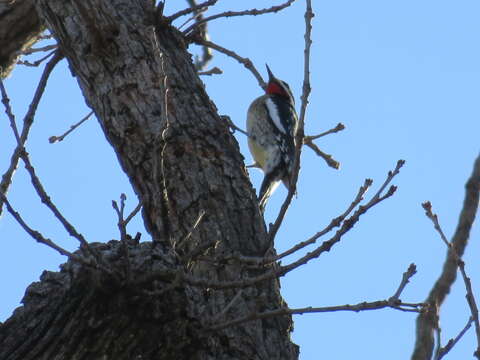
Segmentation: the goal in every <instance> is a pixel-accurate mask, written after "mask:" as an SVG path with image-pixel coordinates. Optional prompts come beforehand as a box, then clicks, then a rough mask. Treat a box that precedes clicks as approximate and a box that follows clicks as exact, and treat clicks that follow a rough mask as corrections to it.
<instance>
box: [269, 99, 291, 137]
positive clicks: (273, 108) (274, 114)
mask: <svg viewBox="0 0 480 360" xmlns="http://www.w3.org/2000/svg"><path fill="white" fill-rule="evenodd" d="M265 105H266V106H267V110H268V115H270V119H272V121H273V123H274V124H275V126H276V127H277V129H278V130H280V131H281V132H282V133H284V134H286V133H287V131H286V130H285V128H284V127H283V125H282V122H281V120H280V114H279V113H278V108H277V105H275V103H274V102H273V100H272V99H270V98H267V100H265Z"/></svg>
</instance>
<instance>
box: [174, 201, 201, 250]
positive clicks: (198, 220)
mask: <svg viewBox="0 0 480 360" xmlns="http://www.w3.org/2000/svg"><path fill="white" fill-rule="evenodd" d="M204 216H205V210H203V209H201V210H200V212H199V213H198V217H197V220H195V223H194V224H193V225H192V228H191V229H190V231H189V232H188V234H187V235H186V236H185V237H184V238H183V239H181V240H180V241H178V242H177V243H176V244H175V247H176V248H180V247H181V246H182V245H183V244H184V243H185V242H186V241H188V240H189V239H190V238H191V237H192V234H193V232H194V231H195V229H196V228H197V227H198V225H200V223H201V222H202V220H203V217H204Z"/></svg>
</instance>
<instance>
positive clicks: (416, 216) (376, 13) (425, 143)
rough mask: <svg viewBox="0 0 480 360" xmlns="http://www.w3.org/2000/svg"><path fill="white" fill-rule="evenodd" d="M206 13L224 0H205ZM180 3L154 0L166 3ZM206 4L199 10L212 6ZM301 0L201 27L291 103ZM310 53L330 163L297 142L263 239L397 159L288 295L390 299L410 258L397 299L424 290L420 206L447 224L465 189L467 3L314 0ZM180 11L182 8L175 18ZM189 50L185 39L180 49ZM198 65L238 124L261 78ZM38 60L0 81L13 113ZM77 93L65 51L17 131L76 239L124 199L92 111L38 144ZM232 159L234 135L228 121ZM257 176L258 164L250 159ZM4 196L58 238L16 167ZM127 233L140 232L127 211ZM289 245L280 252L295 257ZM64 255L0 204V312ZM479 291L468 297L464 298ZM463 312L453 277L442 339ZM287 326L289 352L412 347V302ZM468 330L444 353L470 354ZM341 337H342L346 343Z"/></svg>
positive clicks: (474, 11) (406, 350) (471, 52)
mask: <svg viewBox="0 0 480 360" xmlns="http://www.w3.org/2000/svg"><path fill="white" fill-rule="evenodd" d="M219 3H220V4H219V6H218V7H217V9H218V11H222V10H225V9H230V6H231V2H227V1H223V2H222V1H219ZM236 4H241V6H239V5H235V6H236V9H237V10H241V9H244V8H251V7H258V8H261V7H266V6H269V5H271V4H272V3H271V2H270V1H252V0H249V1H243V2H236ZM183 5H184V4H183V2H172V1H170V2H167V8H166V12H167V13H169V12H173V11H174V9H176V8H175V7H176V6H183ZM216 12H217V11H212V12H211V13H216ZM303 12H304V2H303V1H301V0H297V2H296V3H295V4H294V5H292V6H291V7H290V8H288V9H286V10H284V11H283V12H281V13H279V14H276V15H265V16H262V17H241V18H231V19H228V20H225V19H221V20H215V21H214V22H212V23H210V25H209V30H210V36H211V38H212V41H214V42H216V43H218V44H220V45H222V46H226V47H228V48H231V49H233V50H235V51H236V52H237V53H238V54H240V55H241V56H244V57H249V58H250V59H251V60H252V61H253V62H254V64H255V65H256V66H257V68H258V69H259V70H260V71H261V72H262V74H263V75H264V76H266V74H265V69H264V64H265V63H268V64H269V66H270V67H271V69H272V71H273V72H274V73H275V74H276V75H277V76H278V77H279V78H281V79H283V80H285V81H287V82H288V83H289V84H290V86H291V88H292V90H293V92H294V93H295V94H296V98H297V104H299V103H300V92H301V86H302V77H303V46H304V42H303V32H304V19H303ZM314 12H315V15H316V16H315V18H314V19H313V33H312V39H313V45H312V57H311V84H312V94H311V96H310V105H309V108H308V111H307V118H306V132H307V133H308V134H316V133H320V132H322V131H325V130H327V129H329V128H331V127H333V126H335V125H336V124H337V123H338V122H342V123H343V124H345V125H346V130H344V131H343V132H341V133H339V134H336V135H330V136H328V137H326V138H322V139H320V140H318V141H317V144H318V145H319V146H320V148H321V149H322V150H323V151H325V152H327V153H330V154H332V155H333V156H334V157H335V159H337V160H338V161H340V162H341V164H342V165H341V169H340V170H333V169H331V168H329V167H327V166H326V164H325V163H324V162H323V160H321V159H319V158H318V157H316V156H315V155H314V154H313V153H312V151H311V150H310V149H304V152H303V155H302V169H301V173H300V179H299V191H298V197H297V199H295V201H294V203H293V205H292V207H291V209H290V210H289V212H288V216H287V219H286V220H285V223H284V226H283V227H282V228H281V230H280V233H279V235H278V237H277V239H276V247H277V249H278V250H279V251H282V250H285V249H287V248H289V247H291V246H292V245H293V244H295V243H296V242H298V241H301V240H304V239H305V238H307V237H308V236H310V235H312V234H313V233H315V232H316V231H317V230H319V229H321V228H323V227H324V226H325V225H326V224H328V223H329V222H330V220H331V219H332V218H333V217H335V216H337V215H338V214H340V212H342V211H343V210H344V209H345V208H346V207H347V206H348V205H349V204H350V202H351V201H352V199H353V198H354V196H355V194H356V192H357V190H358V187H359V186H360V185H361V184H362V183H363V180H364V179H365V178H367V177H368V178H372V179H373V180H374V185H373V188H372V190H371V191H370V193H369V194H370V195H372V194H373V193H374V191H376V189H377V188H378V186H379V185H380V184H381V183H382V182H383V180H384V178H385V176H386V173H387V171H388V170H390V169H393V168H394V166H395V164H396V161H397V160H398V159H405V160H406V165H405V166H404V168H403V169H402V171H401V173H400V175H399V176H398V177H397V178H396V179H395V181H394V184H396V185H397V186H398V191H397V193H396V194H395V196H394V197H392V198H391V199H388V200H387V201H385V202H384V203H382V204H380V205H379V206H377V207H375V208H374V209H372V210H371V211H369V213H368V214H367V215H365V216H364V217H362V218H361V221H360V223H359V224H357V225H356V226H355V227H354V229H353V230H352V231H351V232H350V233H348V234H347V235H346V236H345V237H344V239H343V240H342V241H341V243H339V244H338V245H336V246H335V247H334V248H333V249H332V251H331V252H330V253H327V254H324V255H322V256H321V258H319V259H318V260H315V261H314V262H311V263H309V264H308V265H306V266H304V267H302V268H301V269H298V270H296V271H294V272H293V273H290V274H288V275H287V276H286V277H285V278H283V279H282V294H283V296H284V297H285V299H286V301H287V302H288V304H289V305H290V307H304V306H309V305H311V306H328V305H342V304H347V303H350V304H352V303H357V302H361V301H373V300H380V299H385V298H388V297H390V296H391V295H392V294H393V292H394V291H395V289H396V287H397V286H398V283H399V281H400V279H401V275H402V273H403V272H404V271H405V270H406V269H407V267H408V265H409V264H410V263H411V262H414V263H415V264H416V265H417V270H418V273H417V274H416V275H415V276H414V277H413V278H412V280H411V283H410V284H409V285H408V286H407V288H406V289H405V291H404V293H403V295H402V297H401V298H402V299H403V300H405V301H408V302H419V301H422V300H423V299H424V298H425V297H426V295H427V294H428V291H429V289H430V287H431V285H432V283H433V281H435V279H436V278H437V276H438V274H439V273H440V270H441V266H442V264H443V260H444V257H445V252H446V251H445V250H446V249H445V245H444V244H443V243H442V242H441V240H440V239H439V237H438V236H437V234H436V233H435V232H434V230H433V228H432V225H431V223H430V222H429V220H428V219H427V218H426V217H425V216H424V215H423V209H422V208H421V206H420V204H421V203H422V202H423V201H426V200H430V201H431V202H432V204H433V207H434V211H435V212H436V213H437V214H438V215H439V218H440V221H441V224H442V226H443V229H444V232H445V233H446V234H447V236H448V237H450V236H451V234H452V233H453V231H454V229H455V226H456V222H457V219H458V214H459V211H460V209H461V205H462V201H463V197H464V184H465V182H466V179H467V178H468V176H469V174H470V172H471V169H472V165H473V161H474V159H475V157H476V156H477V154H478V152H479V141H478V138H479V134H480V122H479V120H478V119H479V117H480V108H479V106H478V99H479V98H480V85H479V84H480V65H479V64H480V50H479V49H480V48H479V46H478V43H479V40H480V22H479V21H478V14H479V13H480V4H479V3H478V2H476V1H457V2H455V3H453V2H450V1H428V0H424V1H403V2H393V1H389V2H386V1H362V2H359V1H353V0H350V1H348V0H345V1H328V2H327V1H315V2H314ZM179 23H180V22H179ZM191 50H192V51H193V52H195V51H196V49H195V47H192V48H191ZM211 66H218V67H220V68H221V69H222V70H223V72H224V74H223V75H220V76H219V75H217V76H213V77H203V78H202V79H203V80H204V81H205V83H206V86H207V91H208V93H209V94H210V95H211V97H212V100H213V101H214V102H215V104H216V106H217V107H218V109H219V112H220V114H227V115H229V116H230V117H231V118H232V120H233V121H234V122H235V123H236V124H237V125H238V126H240V127H245V125H244V124H245V117H246V110H247V108H248V105H249V103H250V102H251V101H252V100H253V99H254V98H255V97H257V96H259V95H261V93H262V91H261V89H260V88H259V87H258V85H257V83H256V80H255V79H254V77H253V76H251V74H250V73H249V72H247V71H246V70H245V69H244V68H243V67H242V66H241V65H240V64H238V63H237V62H236V61H234V60H233V59H230V58H227V57H225V56H224V55H222V54H218V53H215V57H214V59H213V61H212V62H211ZM39 74H40V71H39V70H38V69H31V68H26V67H23V66H22V67H20V66H19V67H17V68H16V69H15V70H14V72H13V73H12V75H11V76H10V78H9V79H7V80H6V81H5V85H6V87H7V90H8V92H9V95H10V97H11V102H12V106H13V108H14V111H15V114H16V116H17V119H18V120H19V121H20V120H21V119H22V117H23V115H24V114H25V112H26V110H27V107H28V104H29V102H30V101H31V97H32V95H33V92H34V89H35V86H36V81H37V79H38V77H39ZM88 112H89V109H88V108H87V107H86V105H85V103H84V101H83V98H82V96H81V93H80V91H79V89H78V86H77V84H76V79H75V78H73V77H72V76H71V75H70V72H69V70H68V67H67V66H66V62H65V61H62V62H61V64H60V65H59V66H58V67H57V68H56V69H55V70H54V73H53V75H52V77H51V79H50V81H49V84H48V87H47V90H46V93H45V95H44V98H43V100H42V102H41V105H40V107H39V111H38V114H37V118H36V120H35V124H34V126H33V128H32V131H31V136H30V139H29V142H28V144H27V149H28V151H29V152H30V153H31V156H32V162H33V164H34V165H35V166H36V169H37V172H38V174H39V176H40V177H41V179H42V180H43V182H44V185H45V187H46V189H47V191H48V192H49V194H50V195H51V197H52V198H53V200H54V201H55V202H56V204H57V205H58V207H59V208H60V209H61V210H62V211H63V212H64V214H65V215H66V216H67V217H68V218H69V219H70V220H71V221H72V222H73V223H74V224H75V225H76V227H77V229H78V230H79V231H81V232H82V233H83V234H84V235H85V237H86V238H87V239H88V240H89V241H102V242H103V241H108V240H110V239H114V238H118V233H117V228H116V218H115V214H114V211H113V209H112V208H111V200H112V199H118V198H119V196H120V193H122V192H124V193H126V194H127V197H128V200H127V206H129V207H130V208H133V207H135V206H136V199H135V196H134V195H133V193H132V191H131V187H130V185H129V182H128V179H127V178H126V176H125V175H124V174H123V173H122V171H121V170H120V167H119V165H118V163H117V159H116V156H115V154H114V152H113V150H112V149H111V148H110V146H109V145H108V143H107V142H106V141H105V137H104V135H103V134H102V133H101V130H100V127H99V125H98V123H97V122H96V120H95V119H91V120H89V121H88V122H87V123H85V124H84V125H83V126H82V127H81V128H79V129H78V130H76V131H75V132H74V133H73V134H71V135H70V136H68V137H67V138H66V139H65V140H64V141H63V142H61V143H57V144H49V143H48V138H49V137H50V136H52V135H60V134H61V133H63V132H64V131H65V130H67V129H68V128H69V127H70V125H71V124H73V123H75V122H77V121H78V120H79V119H80V118H82V117H83V116H84V115H86V114H87V113H88ZM0 120H2V121H0V134H2V141H1V142H0V154H1V155H0V171H1V173H3V172H4V171H5V169H6V168H7V166H8V161H9V157H10V153H11V151H12V149H13V146H14V139H13V136H12V135H11V130H10V128H9V126H8V122H7V119H6V117H5V116H4V115H3V111H2V115H1V116H0ZM237 140H238V141H239V143H240V146H241V150H242V153H243V155H244V157H245V161H246V163H251V161H252V160H251V156H250V154H249V153H248V149H247V146H246V139H245V137H244V136H243V135H241V134H237ZM250 174H251V179H252V182H253V184H254V186H255V187H257V188H258V187H259V186H260V183H261V180H262V173H261V172H260V171H258V170H252V171H251V172H250ZM285 195H286V191H285V190H284V188H283V187H279V188H278V190H277V191H276V193H275V194H274V196H273V197H272V199H271V200H270V202H269V204H268V206H267V212H266V215H265V217H266V221H267V222H270V221H273V219H274V218H275V216H276V213H277V211H278V209H279V207H280V205H281V203H282V201H283V199H284V197H285ZM9 198H10V200H11V202H12V204H13V205H15V207H16V208H17V209H18V210H20V211H21V212H22V214H24V216H25V219H26V220H27V221H28V222H29V223H30V224H31V225H32V226H33V227H35V228H37V229H39V230H41V231H42V232H43V233H44V235H45V236H47V237H50V238H52V239H53V240H55V241H56V242H58V243H59V244H61V245H62V246H64V247H66V248H68V249H71V250H73V249H75V248H76V247H77V243H76V242H75V241H74V240H73V239H71V238H69V237H68V235H67V234H66V233H65V232H64V231H63V229H62V228H61V227H60V226H59V224H57V223H56V221H55V220H54V219H53V217H52V216H51V215H50V214H49V213H48V211H47V210H45V208H44V207H42V205H41V203H40V201H39V200H38V199H37V198H36V195H35V193H34V190H33V189H32V187H31V185H30V182H29V178H28V176H26V173H25V170H24V169H23V168H22V167H20V168H19V170H18V171H17V173H16V175H15V178H14V184H13V186H12V188H11V191H10V193H9ZM129 231H130V232H131V233H135V232H136V231H141V232H143V239H145V240H147V239H148V235H147V234H146V233H145V231H144V229H143V226H142V224H141V221H140V219H139V218H136V219H135V221H134V222H133V223H132V224H131V226H130V228H129ZM478 242H479V230H478V227H475V228H474V229H473V232H472V234H471V242H470V245H469V247H468V249H467V253H466V256H465V260H466V263H467V268H466V270H467V272H468V274H469V275H470V276H471V278H472V282H473V287H474V290H475V291H476V294H477V295H478V288H479V282H480V262H479V261H478V254H479V253H480V245H479V243H478ZM293 259H294V258H291V259H287V260H286V261H289V260H293ZM65 260H66V259H65V258H64V257H61V256H59V255H57V254H56V253H54V252H53V250H51V249H49V248H46V247H45V246H42V245H40V244H37V243H35V241H34V240H32V239H31V238H29V237H28V236H27V235H26V234H25V233H24V232H23V231H22V230H21V229H20V228H19V226H18V225H17V224H16V223H15V222H14V220H13V219H12V218H11V217H10V216H9V215H8V214H5V215H3V217H2V218H1V219H0V274H1V275H0V284H1V286H2V296H1V297H0V321H3V320H5V319H6V318H8V317H9V316H10V315H11V312H12V311H13V310H14V308H15V307H17V306H18V305H19V301H20V300H21V298H22V296H23V293H24V290H25V288H26V286H28V284H30V283H31V282H33V281H37V280H38V278H39V276H40V274H41V273H42V271H43V270H52V271H56V270H57V269H58V265H59V264H61V263H63V262H64V261H65ZM478 298H479V297H478V296H477V300H478ZM468 316H469V311H468V307H467V304H466V301H465V291H464V286H463V283H462V282H461V281H459V282H457V284H456V285H455V287H454V289H453V291H452V294H451V295H450V296H449V298H448V299H447V301H446V303H445V305H444V307H443V309H442V313H441V325H442V329H443V332H442V336H443V341H444V343H446V341H447V340H448V339H449V338H451V337H453V336H455V335H456V334H457V333H458V331H460V329H461V328H462V327H463V326H464V325H465V323H466V321H467V319H468ZM294 321H295V331H294V333H293V335H292V336H293V340H294V341H295V342H296V343H297V344H299V345H300V346H301V359H317V358H320V357H323V358H329V359H352V358H369V359H385V358H388V359H405V358H408V357H409V356H410V354H411V351H412V347H413V341H414V331H415V328H414V326H415V323H414V322H415V315H413V314H409V313H400V312H396V311H393V310H380V311H373V312H363V313H333V314H311V315H303V316H295V317H294ZM475 343H476V341H475V337H474V331H473V329H471V330H470V331H469V333H467V335H465V337H464V338H463V339H462V341H461V342H460V343H459V344H458V345H457V347H456V348H455V349H454V350H453V351H452V352H451V353H450V355H449V357H447V358H450V359H467V358H471V357H472V356H471V355H472V353H473V351H474V349H475ZM347 344H348V345H347Z"/></svg>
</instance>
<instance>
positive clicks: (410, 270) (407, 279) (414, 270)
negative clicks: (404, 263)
mask: <svg viewBox="0 0 480 360" xmlns="http://www.w3.org/2000/svg"><path fill="white" fill-rule="evenodd" d="M416 273H417V267H416V266H415V264H414V263H411V264H410V266H409V267H408V269H407V271H405V272H404V273H403V275H402V281H401V282H400V285H399V286H398V289H397V291H395V294H393V295H392V297H391V298H390V299H388V301H390V302H391V303H396V302H397V301H399V299H400V295H401V294H402V292H403V290H404V289H405V286H407V284H408V283H409V282H410V278H411V277H412V276H413V275H415V274H416Z"/></svg>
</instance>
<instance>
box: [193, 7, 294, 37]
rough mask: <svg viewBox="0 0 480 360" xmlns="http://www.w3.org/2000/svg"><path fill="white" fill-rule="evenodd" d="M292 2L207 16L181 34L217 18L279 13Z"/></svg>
mask: <svg viewBox="0 0 480 360" xmlns="http://www.w3.org/2000/svg"><path fill="white" fill-rule="evenodd" d="M294 2H295V0H288V1H286V2H285V3H283V4H281V5H276V6H272V7H269V8H265V9H260V10H258V9H250V10H243V11H225V12H223V13H220V14H216V15H212V16H208V17H206V18H204V19H202V21H197V22H196V23H195V24H193V25H191V26H189V27H188V28H187V29H186V30H184V31H183V33H184V34H189V33H191V32H192V31H193V30H194V29H195V28H196V27H198V26H200V25H202V24H203V23H206V22H208V21H212V20H215V19H219V18H224V17H225V18H229V17H233V16H246V15H254V16H257V15H263V14H268V13H276V12H279V11H281V10H283V9H285V8H286V7H289V6H290V5H292V4H293V3H294Z"/></svg>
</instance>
